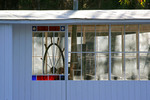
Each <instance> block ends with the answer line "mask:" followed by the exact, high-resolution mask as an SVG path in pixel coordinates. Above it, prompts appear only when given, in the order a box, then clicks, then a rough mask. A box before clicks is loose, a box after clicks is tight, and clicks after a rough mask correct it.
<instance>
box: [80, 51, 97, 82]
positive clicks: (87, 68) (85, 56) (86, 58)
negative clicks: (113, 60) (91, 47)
mask: <svg viewBox="0 0 150 100" xmlns="http://www.w3.org/2000/svg"><path fill="white" fill-rule="evenodd" d="M82 79H83V80H95V54H94V53H82Z"/></svg>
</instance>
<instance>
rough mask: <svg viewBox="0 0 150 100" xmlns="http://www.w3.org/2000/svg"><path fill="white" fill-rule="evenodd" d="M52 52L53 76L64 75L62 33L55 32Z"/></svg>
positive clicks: (63, 38) (63, 36)
mask: <svg viewBox="0 0 150 100" xmlns="http://www.w3.org/2000/svg"><path fill="white" fill-rule="evenodd" d="M54 36H55V38H54V44H53V46H54V50H53V51H54V52H53V55H54V57H53V59H54V65H53V66H55V69H56V71H55V70H54V69H53V70H54V71H55V74H64V68H65V33H64V32H55V34H54Z"/></svg>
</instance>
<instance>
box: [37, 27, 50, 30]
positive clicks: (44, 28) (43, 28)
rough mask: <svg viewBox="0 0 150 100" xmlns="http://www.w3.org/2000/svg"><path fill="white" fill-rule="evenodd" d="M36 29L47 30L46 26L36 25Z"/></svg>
mask: <svg viewBox="0 0 150 100" xmlns="http://www.w3.org/2000/svg"><path fill="white" fill-rule="evenodd" d="M37 31H48V26H37Z"/></svg>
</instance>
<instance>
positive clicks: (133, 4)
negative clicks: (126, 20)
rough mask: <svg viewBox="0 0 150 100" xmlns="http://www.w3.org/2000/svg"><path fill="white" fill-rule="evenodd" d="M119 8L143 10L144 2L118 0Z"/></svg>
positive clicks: (138, 0)
mask: <svg viewBox="0 0 150 100" xmlns="http://www.w3.org/2000/svg"><path fill="white" fill-rule="evenodd" d="M119 2H120V5H121V6H120V7H121V8H126V9H141V8H145V7H146V6H145V4H146V0H144V1H141V0H120V1H119Z"/></svg>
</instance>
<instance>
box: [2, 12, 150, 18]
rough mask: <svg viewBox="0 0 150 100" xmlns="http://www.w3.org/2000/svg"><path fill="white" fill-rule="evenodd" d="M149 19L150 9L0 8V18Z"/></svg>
mask: <svg viewBox="0 0 150 100" xmlns="http://www.w3.org/2000/svg"><path fill="white" fill-rule="evenodd" d="M70 19H86V20H87V19H89V20H108V19H109V20H124V19H125V20H130V19H132V20H133V19H134V20H150V10H0V20H1V21H9V20H14V21H15V20H20V21H23V20H30V21H34V20H39V21H40V20H49V21H50V20H70Z"/></svg>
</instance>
